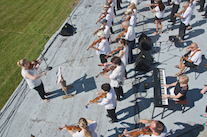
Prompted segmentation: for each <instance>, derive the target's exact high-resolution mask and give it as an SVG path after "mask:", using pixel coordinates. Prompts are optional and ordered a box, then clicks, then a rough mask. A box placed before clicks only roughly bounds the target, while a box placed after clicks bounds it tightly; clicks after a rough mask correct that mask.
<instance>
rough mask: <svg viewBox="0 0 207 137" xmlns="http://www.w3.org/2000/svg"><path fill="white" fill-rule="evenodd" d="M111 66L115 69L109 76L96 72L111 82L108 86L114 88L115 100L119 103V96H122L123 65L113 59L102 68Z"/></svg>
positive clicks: (116, 58)
mask: <svg viewBox="0 0 207 137" xmlns="http://www.w3.org/2000/svg"><path fill="white" fill-rule="evenodd" d="M108 65H113V66H114V67H116V68H115V69H114V70H113V71H112V73H111V74H110V75H106V74H105V73H101V72H98V74H99V75H102V76H104V77H106V78H108V79H110V80H111V83H110V85H111V86H112V87H113V88H114V91H115V93H116V100H117V101H121V98H120V97H121V96H122V97H123V96H124V92H123V88H122V85H123V84H124V64H123V63H122V61H121V59H120V58H119V57H116V56H115V57H113V58H112V59H111V62H107V63H104V66H108Z"/></svg>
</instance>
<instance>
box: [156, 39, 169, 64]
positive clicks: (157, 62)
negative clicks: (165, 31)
mask: <svg viewBox="0 0 207 137" xmlns="http://www.w3.org/2000/svg"><path fill="white" fill-rule="evenodd" d="M161 43H162V42H160V46H159V52H158V61H155V60H154V64H156V65H157V66H158V65H160V64H163V65H167V63H161V62H159V60H160V50H161Z"/></svg>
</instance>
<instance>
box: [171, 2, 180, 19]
mask: <svg viewBox="0 0 207 137" xmlns="http://www.w3.org/2000/svg"><path fill="white" fill-rule="evenodd" d="M179 7H180V6H179V5H176V4H174V3H173V7H172V10H171V16H170V20H171V21H173V23H175V21H176V17H174V15H175V13H177V12H178V9H179Z"/></svg>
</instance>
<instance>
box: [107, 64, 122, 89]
mask: <svg viewBox="0 0 207 137" xmlns="http://www.w3.org/2000/svg"><path fill="white" fill-rule="evenodd" d="M124 73H125V67H124V64H123V63H122V64H121V65H120V66H117V67H116V68H115V69H114V70H113V71H112V73H111V75H109V78H110V80H111V84H110V85H111V86H112V87H119V86H120V85H119V82H122V85H123V84H124Z"/></svg>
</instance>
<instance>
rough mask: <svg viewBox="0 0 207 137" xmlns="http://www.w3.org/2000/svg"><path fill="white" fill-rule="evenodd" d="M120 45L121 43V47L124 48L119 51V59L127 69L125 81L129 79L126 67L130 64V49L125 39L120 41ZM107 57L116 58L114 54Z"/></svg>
mask: <svg viewBox="0 0 207 137" xmlns="http://www.w3.org/2000/svg"><path fill="white" fill-rule="evenodd" d="M118 43H119V46H120V47H122V49H121V50H120V51H119V54H118V57H119V58H120V59H121V61H122V63H123V64H124V67H125V75H124V79H127V72H126V65H127V64H128V52H129V47H128V46H127V45H126V40H125V39H120V40H119V41H118ZM107 55H108V56H114V55H113V54H110V53H108V54H107Z"/></svg>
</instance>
